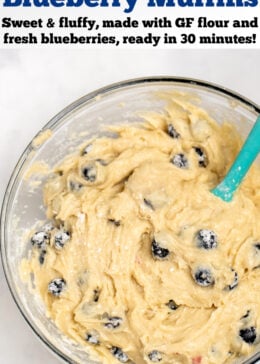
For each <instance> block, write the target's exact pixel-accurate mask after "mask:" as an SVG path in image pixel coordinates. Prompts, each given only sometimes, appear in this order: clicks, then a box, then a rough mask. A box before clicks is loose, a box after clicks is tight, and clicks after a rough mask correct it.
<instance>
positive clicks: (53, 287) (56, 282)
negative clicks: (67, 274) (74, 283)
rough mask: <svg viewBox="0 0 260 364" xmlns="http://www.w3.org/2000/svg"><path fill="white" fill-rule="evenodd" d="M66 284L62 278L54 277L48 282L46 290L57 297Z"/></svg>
mask: <svg viewBox="0 0 260 364" xmlns="http://www.w3.org/2000/svg"><path fill="white" fill-rule="evenodd" d="M65 286H66V282H65V280H64V279H63V278H55V279H53V280H52V281H50V283H49V284H48V291H49V292H50V293H51V294H52V295H53V296H56V297H59V296H60V294H61V293H62V291H63V290H64V288H65Z"/></svg>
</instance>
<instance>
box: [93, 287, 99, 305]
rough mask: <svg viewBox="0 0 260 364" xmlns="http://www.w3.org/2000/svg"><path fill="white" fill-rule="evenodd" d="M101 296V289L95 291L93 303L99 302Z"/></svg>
mask: <svg viewBox="0 0 260 364" xmlns="http://www.w3.org/2000/svg"><path fill="white" fill-rule="evenodd" d="M99 296H100V289H99V288H96V289H94V291H93V301H94V302H98V300H99Z"/></svg>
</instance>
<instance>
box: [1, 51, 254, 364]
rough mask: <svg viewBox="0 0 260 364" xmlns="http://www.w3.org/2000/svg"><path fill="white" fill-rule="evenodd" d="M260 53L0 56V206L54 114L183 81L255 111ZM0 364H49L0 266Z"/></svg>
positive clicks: (53, 360) (39, 53) (14, 53)
mask: <svg viewBox="0 0 260 364" xmlns="http://www.w3.org/2000/svg"><path fill="white" fill-rule="evenodd" d="M259 61H260V50H251V51H246V50H243V51H242V50H241V51H240V50H221V51H218V50H211V51H206V50H194V51H188V50H187V51H186V50H185V51H184V50H182V51H161V50H149V51H141V50H137V51H135V50H131V51H124V50H111V51H105V50H100V51H82V50H79V51H71V50H64V51H45V50H44V51H43V50H34V51H31V50H28V51H16V50H12V51H11V50H8V51H3V50H0V120H1V133H0V155H1V156H2V157H1V163H0V201H2V198H3V195H4V190H5V188H6V184H7V182H8V179H9V177H10V174H11V172H12V170H13V168H14V166H15V163H16V161H17V160H18V158H19V156H20V154H21V153H22V151H23V150H24V148H25V146H26V145H27V144H28V143H29V142H30V140H31V139H32V137H33V136H34V135H35V134H36V132H37V131H38V130H39V129H40V128H41V127H42V126H43V125H44V124H45V123H46V122H47V121H48V120H49V119H50V118H51V117H52V116H53V115H55V114H56V113H57V112H58V111H60V110H61V109H62V108H64V107H65V106H66V105H67V104H69V103H71V102H72V101H74V100H76V99H77V98H79V97H80V96H83V95H84V94H86V93H88V92H90V91H92V90H95V89H97V88H99V87H101V86H105V85H107V84H109V83H112V82H117V81H120V80H124V79H128V78H134V77H142V76H152V75H168V76H185V77H192V78H199V79H204V80H208V81H211V82H214V83H217V84H219V85H222V86H225V87H228V88H230V89H233V90H234V91H236V92H239V93H240V94H242V95H244V96H246V97H248V98H249V99H251V100H252V101H254V102H256V103H258V104H260V92H259V85H260V72H259ZM0 292H1V299H0V323H1V324H0V362H1V363H5V364H25V363H30V364H43V363H44V364H46V363H47V364H54V363H57V362H58V361H57V359H56V358H55V357H54V356H53V355H52V354H51V353H49V352H48V351H47V349H46V348H45V347H43V346H42V344H41V343H40V342H39V341H38V340H37V338H36V336H35V335H34V334H33V333H32V331H31V329H30V328H29V326H28V325H27V324H26V322H25V321H24V319H23V318H22V316H21V314H20V313H19V311H18V309H17V307H16V306H15V304H14V302H13V300H12V298H11V295H10V293H9V291H8V288H7V284H6V282H5V278H4V274H3V272H2V269H1V267H0Z"/></svg>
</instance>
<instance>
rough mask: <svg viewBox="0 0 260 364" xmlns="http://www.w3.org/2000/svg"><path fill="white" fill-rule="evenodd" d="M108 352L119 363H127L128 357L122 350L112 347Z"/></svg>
mask: <svg viewBox="0 0 260 364" xmlns="http://www.w3.org/2000/svg"><path fill="white" fill-rule="evenodd" d="M110 352H111V354H112V355H114V357H115V358H116V359H117V360H118V361H120V362H121V363H127V362H128V360H129V358H128V355H127V354H126V353H124V352H123V350H122V349H121V348H119V347H118V346H112V348H111V349H110Z"/></svg>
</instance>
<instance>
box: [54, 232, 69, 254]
mask: <svg viewBox="0 0 260 364" xmlns="http://www.w3.org/2000/svg"><path fill="white" fill-rule="evenodd" d="M69 240H70V233H69V232H68V231H63V230H60V231H58V232H57V233H56V234H55V235H54V246H55V248H56V249H58V250H61V249H62V248H63V247H64V245H65V244H66V243H67V242H68V241H69Z"/></svg>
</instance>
